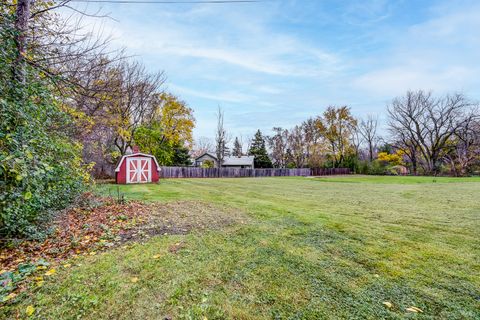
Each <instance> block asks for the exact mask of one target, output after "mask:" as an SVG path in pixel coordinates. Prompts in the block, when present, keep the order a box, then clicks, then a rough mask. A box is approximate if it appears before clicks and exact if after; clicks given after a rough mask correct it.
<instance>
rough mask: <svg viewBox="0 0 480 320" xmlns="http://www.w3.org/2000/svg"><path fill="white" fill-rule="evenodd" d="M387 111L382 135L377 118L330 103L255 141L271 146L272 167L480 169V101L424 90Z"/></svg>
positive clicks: (417, 170)
mask: <svg viewBox="0 0 480 320" xmlns="http://www.w3.org/2000/svg"><path fill="white" fill-rule="evenodd" d="M387 112H388V120H387V123H386V129H387V132H388V136H383V137H382V136H381V135H380V132H379V120H378V118H377V117H374V116H368V117H367V118H365V119H358V118H355V117H354V116H353V115H352V114H351V110H350V108H348V107H346V106H342V107H333V106H332V107H328V108H327V109H326V110H325V112H323V114H322V115H320V116H317V117H312V118H309V119H307V120H306V121H304V122H302V123H301V124H299V125H297V126H295V127H293V128H291V129H283V128H279V127H274V128H273V130H272V131H273V134H272V135H269V136H262V134H261V132H257V134H256V135H255V139H254V140H253V141H255V145H257V146H258V145H262V143H261V142H259V141H263V144H264V145H267V147H268V153H269V158H270V159H271V162H272V163H271V165H273V166H274V167H277V168H287V167H290V168H305V167H311V168H322V167H325V168H339V167H346V168H351V169H352V170H353V171H354V172H357V173H363V174H408V173H409V174H413V175H417V174H421V175H439V174H442V175H452V176H464V175H472V174H478V173H480V113H479V108H478V104H476V103H473V102H472V101H470V100H469V99H468V98H467V97H465V96H464V95H462V94H452V95H445V96H440V97H436V96H434V95H433V94H432V93H430V92H425V91H421V90H420V91H416V92H407V93H406V94H405V96H402V97H398V98H395V99H394V100H393V101H392V103H391V104H389V105H388V107H387ZM237 141H238V138H237V139H236V140H235V144H234V146H236V145H237V144H238V142H237ZM234 149H235V150H238V147H235V148H234ZM265 152H266V151H265ZM250 153H251V154H253V153H252V152H250Z"/></svg>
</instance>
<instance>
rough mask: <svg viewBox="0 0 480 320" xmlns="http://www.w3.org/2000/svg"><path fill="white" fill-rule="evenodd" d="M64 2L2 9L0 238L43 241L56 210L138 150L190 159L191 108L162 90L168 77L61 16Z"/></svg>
mask: <svg viewBox="0 0 480 320" xmlns="http://www.w3.org/2000/svg"><path fill="white" fill-rule="evenodd" d="M66 3H67V2H63V3H60V4H58V3H54V2H45V1H28V0H18V1H7V2H5V1H4V2H2V3H1V4H0V40H1V48H0V233H1V237H2V238H9V237H12V236H22V235H23V236H28V237H40V236H43V235H44V233H43V231H42V228H43V226H44V225H45V224H44V223H43V222H44V221H45V220H48V218H49V217H50V213H52V212H53V211H54V210H57V209H60V208H63V207H65V206H67V205H68V204H69V203H71V201H72V200H73V199H74V198H75V197H76V196H77V195H78V194H79V193H80V192H82V191H83V190H85V187H86V186H87V185H88V184H89V182H90V178H91V173H93V174H94V176H110V175H111V174H112V173H113V172H112V170H113V168H114V164H115V163H116V161H117V160H118V158H119V157H120V156H121V155H122V154H124V153H126V152H128V151H129V150H130V148H131V147H132V146H133V144H136V145H139V146H140V148H141V149H142V151H144V152H149V153H153V154H155V155H156V156H157V158H158V159H159V161H160V162H161V163H162V164H164V165H169V164H183V163H186V162H188V161H189V157H188V147H189V145H190V144H191V142H192V129H193V127H194V124H195V119H194V117H193V111H192V109H190V108H189V107H188V106H187V104H186V103H185V102H184V101H182V100H181V99H179V98H178V97H176V96H174V95H172V94H170V93H168V92H166V91H165V90H164V88H163V84H164V82H165V75H164V74H163V72H157V73H151V72H148V71H147V70H146V69H145V67H144V66H143V65H142V64H140V63H139V62H136V61H134V60H132V59H130V58H126V57H125V55H124V54H123V52H121V51H114V50H111V49H110V48H109V45H108V41H105V40H102V37H99V36H93V35H92V33H91V32H84V31H83V30H82V29H81V27H80V25H81V24H82V22H81V20H75V19H70V20H68V19H67V20H66V19H64V18H62V17H61V16H60V15H58V14H57V13H56V11H55V9H58V8H59V7H61V6H62V5H65V4H66ZM67 7H68V6H67ZM67 7H65V9H67Z"/></svg>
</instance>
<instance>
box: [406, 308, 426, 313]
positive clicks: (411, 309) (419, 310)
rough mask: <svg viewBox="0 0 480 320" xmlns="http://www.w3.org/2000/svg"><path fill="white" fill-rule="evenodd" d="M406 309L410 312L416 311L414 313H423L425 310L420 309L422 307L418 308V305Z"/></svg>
mask: <svg viewBox="0 0 480 320" xmlns="http://www.w3.org/2000/svg"><path fill="white" fill-rule="evenodd" d="M405 310H407V311H408V312H414V313H418V312H420V313H423V310H422V309H420V308H417V307H410V308H406V309H405Z"/></svg>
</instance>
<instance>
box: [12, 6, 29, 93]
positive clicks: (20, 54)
mask: <svg viewBox="0 0 480 320" xmlns="http://www.w3.org/2000/svg"><path fill="white" fill-rule="evenodd" d="M31 3H33V0H18V3H17V9H16V15H15V31H16V35H15V44H16V46H17V57H16V59H15V63H14V64H13V78H14V80H15V81H17V82H18V83H20V84H24V83H25V56H26V50H27V32H28V19H29V18H30V5H31Z"/></svg>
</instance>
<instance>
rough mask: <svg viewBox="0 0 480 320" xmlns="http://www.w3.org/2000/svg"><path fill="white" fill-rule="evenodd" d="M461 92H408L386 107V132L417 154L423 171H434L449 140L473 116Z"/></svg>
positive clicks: (449, 145)
mask: <svg viewBox="0 0 480 320" xmlns="http://www.w3.org/2000/svg"><path fill="white" fill-rule="evenodd" d="M471 107H472V103H471V102H469V101H468V100H467V99H466V97H465V96H464V95H462V94H458V93H457V94H452V95H445V96H443V97H438V98H437V97H434V96H433V95H432V93H431V92H425V91H422V90H419V91H415V92H412V91H409V92H407V94H406V95H405V96H403V97H399V98H396V99H394V100H393V102H392V103H391V105H390V106H389V107H388V114H389V117H390V120H389V126H390V128H389V129H390V132H392V134H393V135H394V136H395V135H396V136H398V135H401V136H403V137H405V138H406V139H404V140H408V141H409V143H410V144H412V145H413V146H414V147H415V148H416V149H418V153H419V155H420V156H421V160H422V162H421V164H422V166H423V168H424V171H425V173H426V174H434V175H436V174H438V173H439V171H440V165H441V163H442V161H443V160H442V159H443V158H444V157H445V155H446V154H447V153H448V152H450V151H451V149H452V144H451V143H450V141H451V139H452V138H453V137H454V136H455V134H456V133H458V132H459V130H461V128H462V127H463V126H464V124H465V122H466V121H468V119H471V117H472V116H473V115H474V114H473V113H472V112H471V111H469V109H470V108H471Z"/></svg>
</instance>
